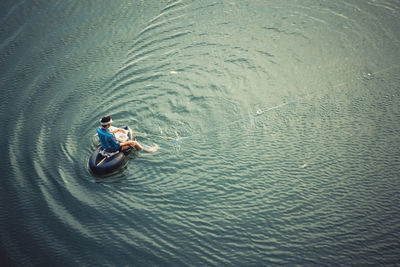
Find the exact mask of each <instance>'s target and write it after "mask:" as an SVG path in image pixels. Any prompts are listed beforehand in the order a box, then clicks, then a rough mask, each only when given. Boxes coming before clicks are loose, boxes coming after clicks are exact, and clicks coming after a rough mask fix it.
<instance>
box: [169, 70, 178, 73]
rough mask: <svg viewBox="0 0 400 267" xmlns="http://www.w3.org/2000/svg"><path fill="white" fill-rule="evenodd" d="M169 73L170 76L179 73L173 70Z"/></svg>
mask: <svg viewBox="0 0 400 267" xmlns="http://www.w3.org/2000/svg"><path fill="white" fill-rule="evenodd" d="M169 73H170V74H178V72H177V71H174V70H171V71H170V72H169Z"/></svg>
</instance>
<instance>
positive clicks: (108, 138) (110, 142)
mask: <svg viewBox="0 0 400 267" xmlns="http://www.w3.org/2000/svg"><path fill="white" fill-rule="evenodd" d="M97 135H98V136H99V139H100V143H101V146H102V147H103V149H104V150H105V151H107V152H115V151H118V150H119V147H120V145H119V142H118V141H117V140H116V139H115V136H114V134H113V133H112V132H111V131H110V129H104V128H103V127H99V128H97Z"/></svg>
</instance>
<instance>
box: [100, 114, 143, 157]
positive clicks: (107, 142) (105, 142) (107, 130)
mask: <svg viewBox="0 0 400 267" xmlns="http://www.w3.org/2000/svg"><path fill="white" fill-rule="evenodd" d="M111 123H112V119H111V117H110V116H106V117H103V118H102V119H101V120H100V124H101V127H99V128H98V129H97V135H98V136H99V139H100V143H101V146H102V147H103V149H104V150H105V151H106V152H109V153H112V152H116V151H122V150H126V149H129V148H133V147H134V148H136V149H137V150H142V149H143V146H141V145H140V144H139V143H138V142H136V141H126V142H119V141H117V139H116V138H115V135H114V134H115V133H118V132H122V133H124V134H126V132H125V130H124V129H120V128H115V129H111ZM113 128H114V127H113Z"/></svg>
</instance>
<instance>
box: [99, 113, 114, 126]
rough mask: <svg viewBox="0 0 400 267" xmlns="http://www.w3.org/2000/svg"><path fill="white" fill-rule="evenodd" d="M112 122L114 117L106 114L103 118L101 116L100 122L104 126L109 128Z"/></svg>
mask: <svg viewBox="0 0 400 267" xmlns="http://www.w3.org/2000/svg"><path fill="white" fill-rule="evenodd" d="M111 123H112V119H111V117H110V116H105V117H103V118H101V120H100V124H101V126H103V128H108V127H109V126H110V125H111Z"/></svg>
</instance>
